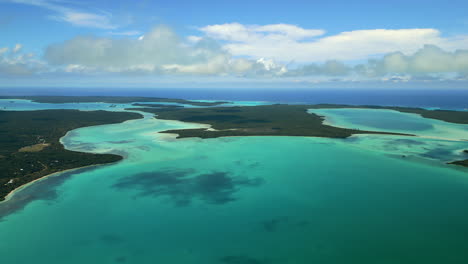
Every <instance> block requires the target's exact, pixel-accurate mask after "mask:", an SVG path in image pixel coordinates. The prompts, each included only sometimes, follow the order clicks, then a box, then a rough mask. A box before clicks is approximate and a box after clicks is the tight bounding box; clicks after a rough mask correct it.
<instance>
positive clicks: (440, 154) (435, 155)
mask: <svg viewBox="0 0 468 264" xmlns="http://www.w3.org/2000/svg"><path fill="white" fill-rule="evenodd" d="M421 156H423V157H426V158H431V159H441V160H446V159H450V158H451V157H452V156H453V153H452V152H451V151H448V150H446V149H442V148H435V149H431V150H429V151H427V152H426V153H424V154H421Z"/></svg>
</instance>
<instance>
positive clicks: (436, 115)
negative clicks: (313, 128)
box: [309, 104, 468, 124]
mask: <svg viewBox="0 0 468 264" xmlns="http://www.w3.org/2000/svg"><path fill="white" fill-rule="evenodd" d="M320 108H363V109H366V108H368V109H382V110H384V109H389V110H395V111H399V112H403V113H409V114H419V115H421V116H422V117H424V118H431V119H437V120H441V121H445V122H449V123H456V124H468V111H453V110H427V109H423V108H413V107H399V106H375V105H357V106H356V105H334V104H317V105H310V106H309V109H320Z"/></svg>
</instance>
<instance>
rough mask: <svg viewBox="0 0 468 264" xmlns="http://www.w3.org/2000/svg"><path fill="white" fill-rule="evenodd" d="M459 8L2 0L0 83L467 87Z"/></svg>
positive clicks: (467, 24)
mask: <svg viewBox="0 0 468 264" xmlns="http://www.w3.org/2000/svg"><path fill="white" fill-rule="evenodd" d="M466 10H468V1H466V0H465V1H458V0H453V1H450V0H448V1H447V0H446V1H438V0H437V1H427V0H426V1H419V0H415V1H409V0H407V1H400V0H394V1H370V0H368V1H352V0H351V1H350V0H348V1H336V0H329V1H298V0H290V1H271V0H270V1H263V0H259V1H255V0H250V1H244V0H238V1H222V0H218V1H204V0H199V1H180V0H174V1H139V0H134V1H123V0H121V1H119V0H106V1H104V0H101V1H99V0H95V1H86V0H83V1H73V0H0V89H10V88H13V87H35V86H37V87H91V86H92V87H104V86H116V87H117V86H118V87H129V88H131V87H138V88H143V87H147V88H151V87H184V88H186V87H208V86H209V87H214V86H216V87H220V88H223V87H228V86H229V87H235V86H238V87H253V88H255V87H283V86H284V87H306V88H307V87H310V88H320V87H369V86H372V87H376V88H379V87H387V88H388V87H395V88H401V87H425V86H427V87H437V88H461V89H463V88H466V89H468V12H466Z"/></svg>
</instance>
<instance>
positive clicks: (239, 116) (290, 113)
mask: <svg viewBox="0 0 468 264" xmlns="http://www.w3.org/2000/svg"><path fill="white" fill-rule="evenodd" d="M309 108H310V106H309V105H280V104H276V105H262V106H242V107H210V108H175V109H173V108H165V109H159V108H140V109H138V110H140V111H145V112H150V113H154V114H157V118H158V119H168V120H180V121H185V122H195V123H204V124H209V125H211V127H212V128H213V129H215V130H207V129H179V130H172V131H166V132H168V133H177V134H179V137H180V138H184V137H200V138H214V137H223V136H312V137H331V138H346V137H349V136H351V135H353V134H363V133H366V134H393V135H402V134H399V133H387V132H375V131H361V130H355V129H346V128H339V127H333V126H328V125H324V124H323V117H321V116H319V115H316V114H309V113H307V109H309ZM134 110H136V109H134Z"/></svg>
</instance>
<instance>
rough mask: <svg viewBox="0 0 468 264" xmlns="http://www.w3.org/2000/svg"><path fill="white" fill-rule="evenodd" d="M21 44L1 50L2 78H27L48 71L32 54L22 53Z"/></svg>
mask: <svg viewBox="0 0 468 264" xmlns="http://www.w3.org/2000/svg"><path fill="white" fill-rule="evenodd" d="M21 48H22V45H21V44H16V45H15V46H14V47H13V48H11V49H10V48H8V47H3V48H0V76H27V75H32V74H34V73H38V72H41V71H43V70H45V69H46V66H45V65H44V63H43V62H41V61H39V60H37V59H36V58H35V56H34V54H32V53H27V54H24V53H21Z"/></svg>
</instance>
